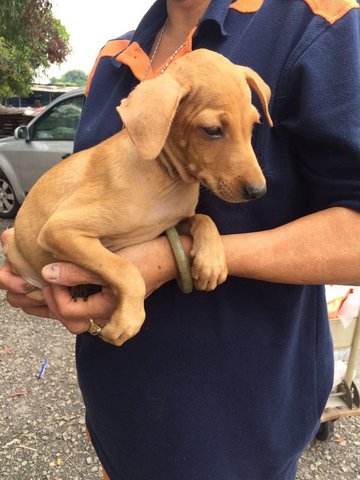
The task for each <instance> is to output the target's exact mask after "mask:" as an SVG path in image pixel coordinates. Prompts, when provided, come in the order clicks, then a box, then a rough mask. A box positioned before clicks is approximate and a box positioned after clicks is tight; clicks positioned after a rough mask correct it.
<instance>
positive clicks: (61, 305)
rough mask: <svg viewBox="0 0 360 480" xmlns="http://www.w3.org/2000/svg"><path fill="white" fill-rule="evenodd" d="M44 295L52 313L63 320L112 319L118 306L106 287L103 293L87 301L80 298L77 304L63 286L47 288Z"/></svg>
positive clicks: (92, 296) (91, 296)
mask: <svg viewBox="0 0 360 480" xmlns="http://www.w3.org/2000/svg"><path fill="white" fill-rule="evenodd" d="M43 294H44V297H45V300H46V303H47V305H48V307H49V310H50V312H51V313H52V314H53V316H54V317H56V318H59V319H62V320H86V321H89V319H90V318H93V319H99V318H102V319H104V318H110V317H111V313H112V311H113V309H114V307H115V304H116V301H115V297H114V296H113V294H112V292H111V290H110V289H109V288H106V287H104V289H103V290H102V291H101V292H99V293H96V294H94V295H90V296H89V297H88V299H87V300H86V301H84V300H83V299H81V298H79V299H78V300H77V301H76V302H75V301H74V299H73V298H72V296H71V294H70V292H69V289H68V287H64V286H61V285H52V286H51V287H46V288H44V290H43Z"/></svg>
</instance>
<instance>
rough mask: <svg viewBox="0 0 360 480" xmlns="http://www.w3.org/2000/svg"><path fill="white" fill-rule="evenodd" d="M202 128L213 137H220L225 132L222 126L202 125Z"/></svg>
mask: <svg viewBox="0 0 360 480" xmlns="http://www.w3.org/2000/svg"><path fill="white" fill-rule="evenodd" d="M202 129H203V131H204V132H205V133H206V135H208V136H209V137H211V138H220V137H222V136H223V133H224V132H223V129H222V128H221V127H202Z"/></svg>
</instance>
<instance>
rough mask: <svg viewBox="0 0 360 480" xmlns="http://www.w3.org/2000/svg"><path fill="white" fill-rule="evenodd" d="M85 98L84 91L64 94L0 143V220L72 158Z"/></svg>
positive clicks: (14, 209)
mask: <svg viewBox="0 0 360 480" xmlns="http://www.w3.org/2000/svg"><path fill="white" fill-rule="evenodd" d="M84 98H85V97H84V88H76V89H74V90H72V91H71V92H68V93H65V94H63V95H61V96H60V97H58V98H56V99H55V100H54V101H53V102H51V103H50V104H49V105H48V106H47V107H46V108H45V109H44V111H43V112H41V113H39V114H38V115H37V116H36V117H35V118H34V119H33V120H32V121H31V122H30V123H28V125H26V126H25V125H24V126H20V127H17V128H16V130H15V132H14V136H13V137H8V138H4V139H1V140H0V218H14V217H15V215H16V213H17V211H18V209H19V208H20V205H21V204H22V202H23V201H24V199H25V196H26V194H27V193H28V192H29V190H30V188H31V187H32V186H33V185H34V183H35V182H36V181H37V179H38V178H39V177H41V175H43V174H44V173H45V172H46V171H47V170H49V169H50V168H51V167H52V166H53V165H55V164H56V163H58V162H60V161H61V160H62V159H64V158H66V157H67V156H69V155H71V153H72V151H73V144H74V136H75V131H76V128H77V125H78V122H79V118H80V114H81V111H82V107H83V103H84Z"/></svg>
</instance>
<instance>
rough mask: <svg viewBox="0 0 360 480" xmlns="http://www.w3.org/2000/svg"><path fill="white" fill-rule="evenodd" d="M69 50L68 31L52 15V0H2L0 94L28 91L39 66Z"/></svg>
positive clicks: (60, 59) (0, 20) (61, 59)
mask: <svg viewBox="0 0 360 480" xmlns="http://www.w3.org/2000/svg"><path fill="white" fill-rule="evenodd" d="M69 53H70V47H69V34H68V33H67V31H66V29H65V27H64V26H63V25H62V24H61V22H60V21H59V20H58V19H56V18H54V17H53V13H52V0H1V8H0V97H8V96H11V95H25V94H27V93H28V92H29V88H30V85H31V83H32V80H33V77H34V75H35V70H36V69H37V68H39V67H42V68H44V69H46V68H48V67H49V66H50V64H52V63H61V62H63V61H64V60H65V58H66V56H67V55H68V54H69Z"/></svg>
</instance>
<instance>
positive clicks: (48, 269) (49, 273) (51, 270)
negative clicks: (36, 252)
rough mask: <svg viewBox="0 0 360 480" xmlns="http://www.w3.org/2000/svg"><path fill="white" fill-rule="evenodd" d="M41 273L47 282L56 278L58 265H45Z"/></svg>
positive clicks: (58, 269) (57, 277)
mask: <svg viewBox="0 0 360 480" xmlns="http://www.w3.org/2000/svg"><path fill="white" fill-rule="evenodd" d="M42 275H43V277H44V278H45V280H48V281H49V282H50V281H51V280H58V279H59V275H60V268H59V265H58V264H57V263H52V264H50V265H45V267H44V268H43V269H42Z"/></svg>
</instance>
